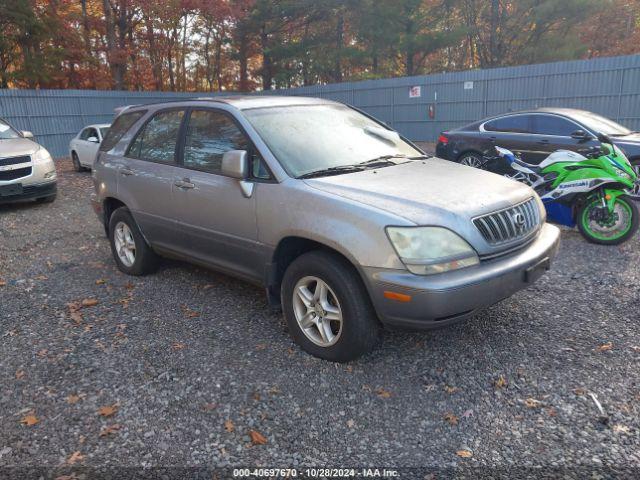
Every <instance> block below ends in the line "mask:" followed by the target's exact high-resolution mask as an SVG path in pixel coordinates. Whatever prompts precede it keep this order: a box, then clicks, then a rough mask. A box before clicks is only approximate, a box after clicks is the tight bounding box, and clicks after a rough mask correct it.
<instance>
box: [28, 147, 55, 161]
mask: <svg viewBox="0 0 640 480" xmlns="http://www.w3.org/2000/svg"><path fill="white" fill-rule="evenodd" d="M31 158H32V159H33V163H35V164H41V163H48V162H51V163H53V159H52V158H51V155H49V152H47V150H46V149H44V148H42V147H40V148H39V149H38V150H37V151H36V153H34V154H33V155H32V156H31Z"/></svg>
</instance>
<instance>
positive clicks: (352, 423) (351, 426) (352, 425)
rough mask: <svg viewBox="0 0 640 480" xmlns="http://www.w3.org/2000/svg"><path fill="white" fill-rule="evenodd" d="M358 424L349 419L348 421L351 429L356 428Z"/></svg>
mask: <svg viewBox="0 0 640 480" xmlns="http://www.w3.org/2000/svg"><path fill="white" fill-rule="evenodd" d="M355 424H356V422H354V421H353V420H351V419H349V420H347V427H349V428H353V427H354V426H355Z"/></svg>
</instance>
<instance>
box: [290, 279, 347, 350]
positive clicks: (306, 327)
mask: <svg viewBox="0 0 640 480" xmlns="http://www.w3.org/2000/svg"><path fill="white" fill-rule="evenodd" d="M293 313H294V315H295V317H296V321H297V322H298V326H299V327H300V330H302V332H303V333H304V335H305V336H306V337H307V338H308V339H309V340H311V341H312V342H313V343H315V344H316V345H318V346H320V347H330V346H331V345H334V344H335V343H336V342H337V341H338V339H339V338H340V335H341V334H342V326H343V322H342V309H341V307H340V302H338V298H337V297H336V294H335V293H334V291H333V290H332V289H331V287H330V286H329V285H328V284H327V283H326V282H325V281H324V280H322V279H320V278H318V277H314V276H306V277H303V278H302V279H300V280H299V281H298V283H296V286H295V288H294V289H293Z"/></svg>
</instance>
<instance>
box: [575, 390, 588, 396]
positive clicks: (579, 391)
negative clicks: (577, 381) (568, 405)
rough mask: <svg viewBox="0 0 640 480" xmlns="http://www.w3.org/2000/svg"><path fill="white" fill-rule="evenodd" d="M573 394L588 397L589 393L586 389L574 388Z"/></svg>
mask: <svg viewBox="0 0 640 480" xmlns="http://www.w3.org/2000/svg"><path fill="white" fill-rule="evenodd" d="M573 393H575V394H576V395H586V394H587V391H586V390H585V389H584V388H574V389H573Z"/></svg>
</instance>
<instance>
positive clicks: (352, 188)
mask: <svg viewBox="0 0 640 480" xmlns="http://www.w3.org/2000/svg"><path fill="white" fill-rule="evenodd" d="M305 182H306V183H307V184H308V185H309V186H311V187H313V188H317V189H319V190H323V191H325V192H329V193H332V194H334V195H339V196H342V197H345V198H348V199H351V200H354V201H357V202H360V203H363V204H366V205H370V206H372V207H375V208H379V209H382V210H385V211H388V212H391V213H393V214H395V215H398V216H400V217H403V218H405V219H407V220H409V221H411V222H414V223H415V224H417V225H443V226H451V227H452V228H455V227H456V225H458V224H465V225H467V224H468V221H469V220H470V219H471V218H473V217H476V216H478V215H481V214H484V213H489V212H493V211H496V210H500V209H503V208H507V207H510V206H512V205H514V204H517V203H519V202H522V201H524V200H527V199H529V198H531V197H532V196H535V193H534V192H533V190H532V189H531V188H529V187H528V186H526V185H524V184H521V183H518V182H515V181H513V180H509V179H507V178H504V177H502V176H500V175H496V174H493V173H489V172H486V171H483V170H478V169H476V168H472V167H466V166H463V165H459V164H457V163H453V162H449V161H447V160H440V159H437V158H431V159H428V160H424V161H411V162H407V163H403V164H400V165H396V166H391V167H384V168H380V169H375V170H365V171H363V172H355V173H350V174H344V175H335V176H329V177H320V178H314V179H309V180H305Z"/></svg>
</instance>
